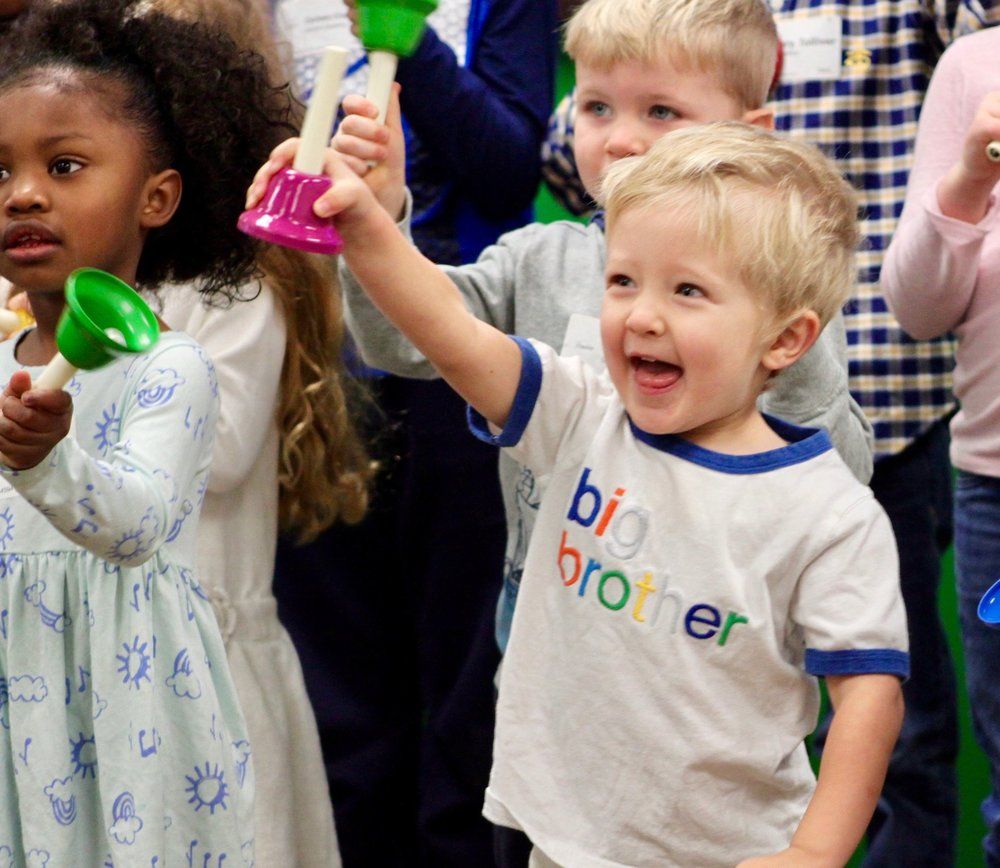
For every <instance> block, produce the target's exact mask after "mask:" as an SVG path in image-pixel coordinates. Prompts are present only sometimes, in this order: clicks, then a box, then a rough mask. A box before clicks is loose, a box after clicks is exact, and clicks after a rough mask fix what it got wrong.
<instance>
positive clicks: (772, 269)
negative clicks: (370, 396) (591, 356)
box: [327, 124, 909, 868]
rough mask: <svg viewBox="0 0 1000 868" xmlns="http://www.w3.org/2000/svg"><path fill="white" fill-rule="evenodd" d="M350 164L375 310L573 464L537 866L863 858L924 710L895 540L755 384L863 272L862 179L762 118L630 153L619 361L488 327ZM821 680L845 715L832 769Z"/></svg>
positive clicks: (513, 819) (527, 650)
mask: <svg viewBox="0 0 1000 868" xmlns="http://www.w3.org/2000/svg"><path fill="white" fill-rule="evenodd" d="M329 163H330V168H331V174H332V177H333V178H334V179H335V184H334V186H333V188H332V189H331V191H330V192H329V193H328V194H327V197H328V198H327V202H328V204H329V205H330V210H331V212H333V213H336V214H337V215H338V216H337V226H338V228H339V229H340V231H341V234H342V235H343V236H344V239H345V243H346V249H345V257H346V259H347V261H348V264H349V265H350V267H351V269H352V271H353V272H354V274H356V275H357V277H358V279H359V280H360V281H361V283H362V284H363V285H364V287H365V289H366V291H367V292H368V293H369V294H370V297H371V298H372V300H373V302H374V303H375V304H376V305H377V306H378V307H379V309H380V310H381V311H382V312H383V313H384V315H385V316H386V317H387V318H388V319H389V320H391V321H392V322H393V323H395V324H396V326H397V327H398V328H400V329H401V330H402V331H403V332H404V333H405V334H406V335H407V336H408V337H409V339H410V340H411V341H412V342H413V343H414V345H415V346H416V347H418V348H419V349H420V351H421V352H423V353H424V354H425V355H426V357H427V358H428V359H429V360H430V361H431V363H432V364H433V365H434V366H435V368H436V369H437V370H438V371H439V372H440V374H441V375H442V376H443V377H444V378H445V379H446V380H447V381H448V382H449V383H450V384H451V385H452V386H453V387H454V388H455V389H456V391H458V392H459V394H461V395H462V396H463V397H464V398H465V399H466V400H468V402H469V403H470V405H471V407H472V408H473V410H474V411H475V415H474V418H473V428H474V430H475V431H476V432H477V433H478V435H479V436H480V437H482V438H483V439H486V440H489V441H491V442H494V443H497V444H499V445H501V446H506V447H509V450H510V451H511V453H512V454H513V455H514V456H515V457H516V459H517V460H518V461H520V462H523V463H524V464H525V465H526V466H527V467H529V468H531V470H532V471H533V472H534V473H535V474H536V475H538V476H544V477H546V478H547V479H548V485H547V488H546V493H545V495H544V497H543V499H542V502H541V506H540V511H539V518H538V523H537V525H536V528H535V533H534V535H533V537H532V540H531V545H530V549H529V552H528V556H527V562H526V566H525V572H524V581H523V586H522V590H521V598H520V601H519V604H518V607H517V612H516V614H515V618H514V625H513V631H512V634H511V640H510V645H509V648H508V651H507V655H506V658H505V663H504V668H503V672H502V675H501V680H500V694H499V700H498V707H497V733H496V741H495V748H494V765H493V770H492V773H491V777H490V785H489V789H488V790H487V794H486V805H485V809H484V812H485V814H486V816H487V817H488V818H489V819H490V820H492V821H493V822H494V823H497V824H499V825H504V826H509V827H514V828H519V829H522V830H523V831H524V832H525V833H526V834H527V835H528V837H529V838H530V840H531V841H532V843H533V845H534V847H535V850H536V861H538V862H540V863H541V864H547V863H548V862H555V863H556V864H558V865H567V866H574V868H576V866H595V868H596V866H626V865H658V866H659V865H673V866H685V868H687V866H693V865H698V866H732V865H734V864H736V863H738V862H740V861H741V860H748V861H746V862H745V863H743V864H745V865H747V866H764V865H800V864H801V865H806V864H808V865H841V864H844V862H846V860H847V859H848V858H849V856H850V854H851V852H852V850H853V848H854V846H855V845H856V843H857V842H858V840H859V839H860V837H861V835H862V833H863V831H864V829H865V826H866V824H867V821H868V819H869V817H870V816H871V813H872V810H873V808H874V805H875V800H876V799H877V797H878V793H879V790H880V788H881V784H882V779H883V776H884V773H885V768H886V764H887V762H888V758H889V755H890V753H891V750H892V746H893V743H894V741H895V738H896V736H897V734H898V730H899V725H900V721H901V717H902V704H901V699H900V689H899V683H898V679H899V677H902V676H905V674H906V672H907V670H908V662H909V658H908V654H907V651H906V625H905V616H904V613H903V607H902V601H901V598H900V595H899V588H898V581H897V564H896V551H895V547H894V544H893V540H892V535H891V531H890V529H889V524H888V520H887V519H886V517H885V515H884V513H883V512H882V511H881V509H880V508H879V506H878V505H877V504H876V502H875V500H874V498H873V497H872V494H871V492H870V490H869V489H868V488H866V487H865V486H863V485H861V484H860V483H859V482H858V481H857V480H856V479H855V478H854V477H853V476H852V475H851V473H850V472H849V470H848V469H847V467H846V466H845V465H844V463H843V461H842V460H841V459H840V457H839V456H838V455H837V454H836V452H835V451H834V450H833V448H832V446H831V444H830V440H829V437H828V436H827V434H826V433H825V432H822V431H817V430H815V429H804V428H799V427H797V426H794V425H791V424H788V423H786V422H782V421H780V420H777V419H774V418H771V417H766V416H764V415H762V414H761V413H760V411H759V410H758V408H757V399H758V397H759V396H760V394H761V392H762V390H763V389H764V387H765V385H766V384H767V383H768V381H769V380H770V378H771V377H772V376H773V375H774V374H776V373H778V372H779V371H783V370H785V369H787V368H789V367H790V366H792V365H793V364H794V363H796V362H797V361H798V360H800V359H801V358H802V357H803V356H804V355H805V354H806V353H807V351H808V349H809V348H810V346H811V345H812V344H813V342H814V341H815V340H816V337H817V335H818V334H819V332H820V329H821V328H822V325H823V324H824V322H825V321H826V320H827V319H828V318H829V317H831V316H832V315H833V314H834V313H835V312H836V311H837V310H838V309H839V306H840V304H841V303H842V302H843V299H844V298H845V297H846V293H847V291H848V289H849V288H850V286H851V281H852V279H853V267H852V253H853V249H854V246H855V244H856V242H857V237H858V236H857V230H856V225H855V213H856V201H855V197H854V195H853V193H852V191H851V190H850V188H849V187H848V186H847V185H846V184H845V183H844V182H843V181H842V180H841V178H840V176H839V175H838V174H837V172H836V170H835V169H834V168H833V167H832V165H830V164H829V163H828V162H827V161H826V160H825V158H823V157H822V156H821V155H820V154H819V153H818V152H817V151H816V150H815V149H812V148H810V147H807V146H803V145H799V144H793V143H790V142H783V141H781V140H779V139H777V138H775V137H774V136H773V135H771V134H769V133H766V132H763V131H760V130H755V129H754V128H752V127H749V126H746V125H742V124H715V125H710V126H708V127H702V128H698V129H691V130H684V131H678V132H677V133H675V134H674V135H672V136H670V137H669V138H664V139H663V140H661V141H658V142H656V143H654V144H653V145H652V146H651V148H650V150H649V153H648V154H647V155H646V156H645V157H642V158H638V159H635V160H630V161H628V162H623V163H620V164H618V165H616V166H615V167H613V168H612V169H611V170H610V172H609V174H608V178H607V182H606V190H607V215H608V256H607V260H608V261H607V267H606V270H605V285H606V290H605V294H604V300H603V304H602V308H601V314H600V334H601V343H602V347H603V354H604V358H605V361H606V363H607V373H606V374H598V373H595V372H594V371H593V369H592V368H591V367H590V366H588V365H585V364H583V363H582V362H581V360H580V359H578V358H564V357H560V356H558V355H557V353H556V352H555V350H553V349H551V348H550V347H547V346H545V345H544V344H542V343H539V342H534V341H526V340H524V339H521V338H515V339H511V338H509V337H507V336H506V335H504V334H503V333H502V332H500V331H498V330H497V329H495V328H494V327H492V326H490V325H488V324H486V323H484V322H482V321H481V320H479V319H477V318H476V317H475V316H474V315H472V314H471V313H470V312H469V311H468V309H467V308H466V306H465V301H464V299H463V297H462V295H461V293H460V292H459V291H457V290H456V288H455V286H454V284H453V283H452V282H451V281H450V280H449V279H448V278H447V277H446V276H445V275H444V274H443V273H442V271H441V270H440V269H438V268H437V267H435V266H434V265H433V264H432V263H430V262H429V261H428V260H426V259H425V258H423V257H422V256H421V255H420V253H419V252H418V251H417V250H416V249H415V248H414V247H413V246H412V245H411V244H410V243H409V242H408V241H407V239H406V238H405V237H404V236H403V235H402V234H401V233H399V231H398V230H397V229H396V227H395V226H394V225H393V223H392V220H391V218H390V216H389V215H388V214H387V213H386V212H385V211H384V209H382V208H381V207H379V205H378V204H377V203H376V201H375V199H374V198H373V196H372V194H371V191H370V189H369V188H368V187H367V186H366V185H365V183H364V182H363V181H361V180H360V179H359V178H358V177H357V175H356V174H354V173H353V172H352V171H351V170H350V169H349V168H347V167H346V165H345V163H344V162H343V161H342V159H341V158H339V157H338V156H337V155H336V154H334V153H333V152H331V153H330V159H329ZM816 676H825V677H826V678H827V685H828V689H829V692H830V696H831V698H832V701H833V704H834V707H835V709H836V713H835V716H834V722H833V726H832V729H831V732H830V736H829V739H828V742H827V748H826V751H825V752H824V756H823V765H822V768H821V771H820V777H819V784H818V786H817V785H816V781H815V780H814V778H813V775H812V772H811V770H810V766H809V762H808V759H807V757H806V752H805V748H804V745H803V739H804V737H805V736H806V735H807V734H808V733H809V732H810V731H811V730H812V728H813V726H814V724H815V722H816V715H817V710H818V704H819V700H818V690H817V684H816ZM770 854H777V855H770Z"/></svg>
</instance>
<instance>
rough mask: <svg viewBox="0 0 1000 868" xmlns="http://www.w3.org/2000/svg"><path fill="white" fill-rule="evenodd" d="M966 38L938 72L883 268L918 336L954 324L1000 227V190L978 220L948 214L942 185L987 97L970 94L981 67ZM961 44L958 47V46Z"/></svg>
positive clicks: (893, 304)
mask: <svg viewBox="0 0 1000 868" xmlns="http://www.w3.org/2000/svg"><path fill="white" fill-rule="evenodd" d="M962 42H963V40H959V41H958V42H957V43H956V44H955V45H954V46H952V47H951V48H949V49H948V51H946V52H945V54H944V55H943V57H942V58H941V61H940V62H939V63H938V66H937V69H936V70H935V72H934V77H933V78H932V79H931V83H930V87H929V89H928V91H927V97H926V99H925V100H924V105H923V109H922V111H921V115H920V126H919V129H918V131H917V142H916V153H915V157H914V165H913V171H912V172H911V173H910V180H909V186H908V187H907V193H906V204H905V206H904V208H903V214H902V217H901V218H900V221H899V226H898V228H897V229H896V233H895V235H894V237H893V239H892V243H891V244H890V245H889V249H888V251H887V252H886V257H885V262H884V264H883V267H882V290H883V293H884V295H885V297H886V300H887V301H888V303H889V307H890V308H891V310H892V312H893V313H894V314H895V315H896V318H897V319H898V320H899V323H900V325H902V326H903V328H904V329H905V330H906V331H907V332H908V333H909V334H910V335H911V336H912V337H914V338H918V339H919V338H930V337H935V336H937V335H940V334H944V333H945V332H948V331H951V330H952V329H954V328H955V326H957V325H958V324H959V323H960V322H962V320H963V318H964V316H965V312H966V310H967V308H968V306H969V302H970V300H971V298H972V294H973V290H974V288H975V283H976V277H977V274H978V270H979V264H980V255H981V252H982V247H983V241H984V239H985V238H986V236H987V235H988V234H989V233H990V232H991V231H995V230H996V229H997V228H1000V207H998V204H997V201H996V196H994V197H992V199H991V201H990V207H989V211H988V212H987V214H986V216H985V217H984V218H983V220H982V221H981V222H980V223H978V224H976V225H972V224H970V223H964V222H962V221H961V220H955V219H953V218H951V217H946V216H945V215H944V214H942V213H941V210H940V208H939V207H938V200H937V188H938V184H939V183H940V181H941V179H942V178H943V177H944V175H945V174H946V173H947V171H948V169H950V168H951V166H952V165H953V164H954V163H955V162H956V160H957V159H958V157H959V154H960V153H961V149H962V144H963V142H964V140H965V133H966V130H967V129H968V127H969V124H970V123H971V122H972V118H973V116H974V115H975V112H976V109H977V108H978V105H979V99H978V98H975V97H974V96H973V95H971V94H968V93H967V87H966V84H967V76H974V75H976V74H977V70H976V69H974V68H972V69H970V67H973V66H975V64H977V63H978V57H977V55H976V54H975V53H973V54H969V53H963V51H962V49H963V48H964V46H963V45H962ZM956 48H957V49H958V50H956Z"/></svg>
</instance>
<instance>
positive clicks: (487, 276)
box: [250, 0, 872, 649]
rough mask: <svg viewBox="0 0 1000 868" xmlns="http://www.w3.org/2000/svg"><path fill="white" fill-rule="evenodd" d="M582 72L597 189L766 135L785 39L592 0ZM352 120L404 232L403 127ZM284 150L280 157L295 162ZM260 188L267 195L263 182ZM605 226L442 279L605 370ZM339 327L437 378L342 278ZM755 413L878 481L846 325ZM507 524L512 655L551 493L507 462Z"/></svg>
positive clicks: (744, 14)
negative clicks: (520, 599)
mask: <svg viewBox="0 0 1000 868" xmlns="http://www.w3.org/2000/svg"><path fill="white" fill-rule="evenodd" d="M566 49H567V51H568V52H569V54H570V56H571V57H573V59H574V60H575V62H576V74H577V91H578V94H579V106H580V110H579V114H578V117H577V122H576V140H575V148H576V157H577V162H578V164H579V166H580V170H581V174H582V176H583V179H584V182H585V183H586V185H587V188H588V190H590V191H591V193H596V191H597V186H598V184H599V179H600V177H601V174H602V173H603V172H604V171H605V170H606V169H607V168H608V167H609V166H610V165H612V164H613V163H614V162H616V161H617V160H619V159H621V158H622V157H626V156H633V155H639V154H643V153H645V152H646V150H647V149H648V148H649V147H650V145H651V144H652V143H653V142H655V141H656V140H657V139H659V138H660V137H661V136H663V135H665V134H667V133H669V132H670V131H672V130H676V129H680V128H682V127H687V126H691V125H695V124H703V123H708V122H711V121H719V120H737V121H743V122H745V123H748V124H752V125H755V126H760V127H764V128H768V129H769V128H771V125H772V116H771V113H770V111H769V110H768V109H767V108H765V106H764V103H765V101H766V99H767V94H768V90H769V88H770V85H771V83H772V80H773V77H774V72H775V65H776V57H777V49H778V37H777V32H776V30H775V27H774V22H773V20H772V17H771V13H770V10H769V9H768V7H767V5H766V4H765V3H764V2H762V0H589V2H587V3H585V4H584V5H583V6H582V7H581V8H580V9H579V10H578V11H577V12H576V14H575V15H574V17H573V19H572V20H571V21H570V23H569V25H568V27H567V30H566ZM344 108H345V110H346V111H347V112H348V116H347V117H346V118H345V120H344V122H343V123H342V124H341V127H340V129H339V131H338V133H337V136H336V137H335V139H334V145H335V147H336V148H337V150H338V151H340V152H341V153H342V154H344V155H345V157H346V158H347V159H348V162H349V164H350V165H351V166H352V168H354V169H355V170H356V171H357V172H359V173H365V172H367V161H369V160H374V161H379V162H380V163H381V165H380V166H379V168H378V169H377V170H375V171H372V172H368V174H367V175H366V180H367V181H368V183H369V184H370V185H371V186H372V189H373V190H374V191H375V192H376V195H377V198H378V200H379V202H381V204H382V205H383V207H385V209H386V210H387V211H388V212H389V214H391V215H392V216H393V217H394V218H396V219H400V220H401V226H402V228H403V229H404V231H406V232H408V231H409V219H410V208H409V199H408V195H407V191H406V187H405V171H404V169H405V165H404V164H405V159H404V154H403V139H402V134H401V131H400V129H399V125H398V118H399V115H398V112H396V111H395V110H390V116H389V118H388V126H382V125H379V124H377V123H376V121H375V120H374V119H373V118H374V117H375V114H376V112H375V110H374V107H373V105H372V104H371V103H369V102H368V101H367V100H365V99H363V98H362V97H359V96H349V97H347V98H346V99H345V100H344ZM289 153H290V150H289V149H288V148H284V149H283V150H279V151H278V152H277V153H276V154H275V161H276V162H278V163H280V162H281V161H287V160H288V159H289ZM271 171H273V167H271V168H269V169H268V170H267V172H265V173H262V176H261V177H260V178H259V179H258V182H257V183H255V186H254V188H252V189H251V197H250V198H251V200H254V199H256V198H257V197H258V196H259V195H260V193H261V192H262V190H263V184H264V181H265V180H266V177H267V174H269V173H270V172H271ZM604 263H605V237H604V224H603V220H602V219H597V220H594V221H593V222H591V223H590V224H589V225H586V226H583V225H580V224H578V223H570V222H566V221H561V222H557V223H551V224H548V225H543V224H538V223H536V224H532V225H530V226H527V227H525V228H523V229H520V230H517V231H515V232H511V233H509V234H507V235H505V236H503V237H502V238H501V239H500V241H499V242H498V243H497V244H496V245H494V246H493V247H490V248H488V249H487V250H486V251H484V253H483V254H482V256H481V257H480V258H479V260H478V262H476V263H474V264H471V265H465V266H461V267H457V268H454V267H449V266H443V270H444V271H445V273H446V274H447V275H448V276H449V277H450V278H451V280H452V281H453V282H454V283H455V285H456V286H457V287H458V289H459V291H460V292H461V293H462V296H463V297H464V298H465V301H466V304H467V306H468V307H469V309H470V310H471V311H472V312H473V313H474V314H475V315H476V316H477V317H479V318H480V319H482V320H484V321H486V322H488V323H490V324H492V325H494V326H496V327H497V328H498V329H500V330H502V331H505V332H510V333H516V334H520V335H524V336H526V337H530V338H537V339H539V340H542V341H544V342H545V343H547V344H549V345H550V346H553V347H556V348H557V349H560V350H561V352H562V354H563V355H567V356H569V355H577V356H581V357H583V358H585V359H586V360H587V361H588V362H590V363H591V364H594V365H596V366H598V367H600V366H601V365H602V364H603V362H602V360H601V356H600V352H599V345H600V344H599V339H598V335H597V315H598V312H599V310H600V305H601V299H602V297H603V294H604V285H603V273H604ZM341 277H342V284H343V287H344V290H345V302H346V317H347V322H348V326H349V328H350V329H351V332H352V334H353V335H354V337H355V339H356V341H357V343H358V345H359V347H360V349H361V351H362V354H363V356H364V359H365V361H366V362H367V363H368V364H370V365H373V366H374V367H377V368H382V369H385V370H389V371H392V372H393V373H395V374H399V375H402V376H409V377H433V376H437V374H436V372H435V371H434V370H433V367H432V366H431V365H430V364H428V362H427V360H426V359H425V358H424V357H423V356H422V354H421V353H420V352H419V351H418V350H416V349H414V347H413V346H412V344H410V343H409V341H407V340H406V339H405V338H404V337H402V336H401V335H400V334H399V333H398V332H397V331H396V330H395V329H393V328H392V326H391V325H390V324H389V323H387V322H386V321H385V320H384V318H383V317H382V316H381V314H380V313H379V312H378V311H377V310H376V309H375V308H374V307H373V306H372V305H371V303H370V302H369V301H368V300H367V298H366V297H365V294H364V292H363V291H362V290H361V288H360V287H359V286H358V284H357V282H356V281H355V280H353V278H352V277H351V275H350V273H349V272H348V271H347V270H346V269H344V270H342V274H341ZM762 408H763V409H766V410H768V411H769V412H773V413H775V414H776V415H779V416H781V417H782V418H785V419H788V420H789V421H793V422H796V423H798V424H801V425H812V426H816V427H821V428H825V429H826V430H827V431H828V432H829V433H830V436H831V438H832V440H833V443H834V445H835V447H836V448H837V449H838V451H839V452H840V453H841V455H842V456H843V457H844V459H845V460H846V461H847V463H848V465H849V466H850V467H851V469H852V470H853V471H854V473H855V475H856V476H857V477H858V478H859V479H861V480H862V481H867V480H868V478H869V476H870V475H871V468H872V464H871V446H870V426H869V425H868V423H867V421H866V420H865V418H864V415H863V414H862V413H861V411H860V409H859V408H858V406H857V405H856V404H855V403H854V401H853V399H852V398H851V397H850V394H849V393H848V391H847V365H846V343H845V340H844V331H843V322H842V318H841V317H840V315H839V314H838V315H837V316H836V317H835V318H834V319H833V320H832V321H831V324H830V326H829V327H828V328H827V329H826V330H825V331H824V332H823V334H822V336H821V337H820V339H819V341H818V343H817V344H816V345H815V346H814V348H813V349H812V351H811V352H809V353H808V354H807V356H806V358H805V359H803V361H802V364H800V365H797V366H796V369H795V370H794V371H792V372H788V373H785V374H782V375H781V376H779V377H777V378H776V379H775V380H774V382H773V383H772V384H771V387H770V388H769V389H768V391H767V393H766V394H765V395H764V396H763V397H762ZM500 481H501V487H502V489H503V495H504V506H505V510H506V513H507V531H508V533H507V551H506V555H505V563H504V588H503V592H502V594H501V598H500V601H499V605H498V612H497V639H498V643H499V645H500V647H501V649H503V648H504V647H505V646H506V644H507V637H508V634H509V631H510V622H511V617H512V615H513V611H514V603H515V600H516V597H517V592H518V585H519V583H520V578H521V573H522V571H523V569H524V558H525V554H526V551H527V545H528V540H529V538H530V535H531V530H532V527H533V525H534V521H535V516H536V514H537V510H538V504H539V498H540V493H541V492H540V489H541V487H542V482H541V481H539V480H537V479H536V477H535V475H534V474H533V473H532V472H531V471H530V469H529V468H526V467H524V466H523V465H520V464H518V463H517V462H515V461H513V460H512V459H511V458H510V457H509V456H508V455H506V454H501V457H500Z"/></svg>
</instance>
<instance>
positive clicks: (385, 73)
mask: <svg viewBox="0 0 1000 868" xmlns="http://www.w3.org/2000/svg"><path fill="white" fill-rule="evenodd" d="M398 64H399V58H398V57H396V55H395V54H393V53H392V52H391V51H370V52H368V93H366V94H365V96H366V97H368V99H370V100H371V101H372V102H373V103H375V105H376V106H377V107H378V118H377V120H378V122H379V123H380V124H384V123H385V115H386V112H387V111H388V110H389V95H390V94H391V93H392V83H393V82H394V81H395V80H396V67H397V66H398Z"/></svg>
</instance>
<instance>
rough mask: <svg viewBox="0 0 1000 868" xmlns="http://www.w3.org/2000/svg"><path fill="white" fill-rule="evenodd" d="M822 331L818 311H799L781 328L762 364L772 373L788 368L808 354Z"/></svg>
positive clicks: (762, 359) (765, 353)
mask: <svg viewBox="0 0 1000 868" xmlns="http://www.w3.org/2000/svg"><path fill="white" fill-rule="evenodd" d="M821 331H822V327H821V326H820V322H819V317H818V316H817V315H816V311H814V310H802V311H799V312H798V313H797V314H795V315H794V316H793V317H792V318H791V319H789V320H788V321H787V322H786V323H785V324H784V326H782V327H781V331H779V332H778V333H777V335H775V337H774V338H773V339H772V341H771V345H770V346H769V347H768V348H767V350H766V351H765V352H764V355H763V357H762V358H761V362H760V363H761V364H762V365H763V366H764V368H766V369H767V370H768V371H771V372H772V373H777V372H778V371H781V370H783V369H784V368H787V367H788V366H789V365H790V364H792V363H793V362H796V361H798V360H799V359H801V358H802V357H803V356H804V355H805V354H806V353H807V352H808V350H809V348H810V347H811V346H812V345H813V344H814V343H816V338H818V337H819V333H820V332H821Z"/></svg>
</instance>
